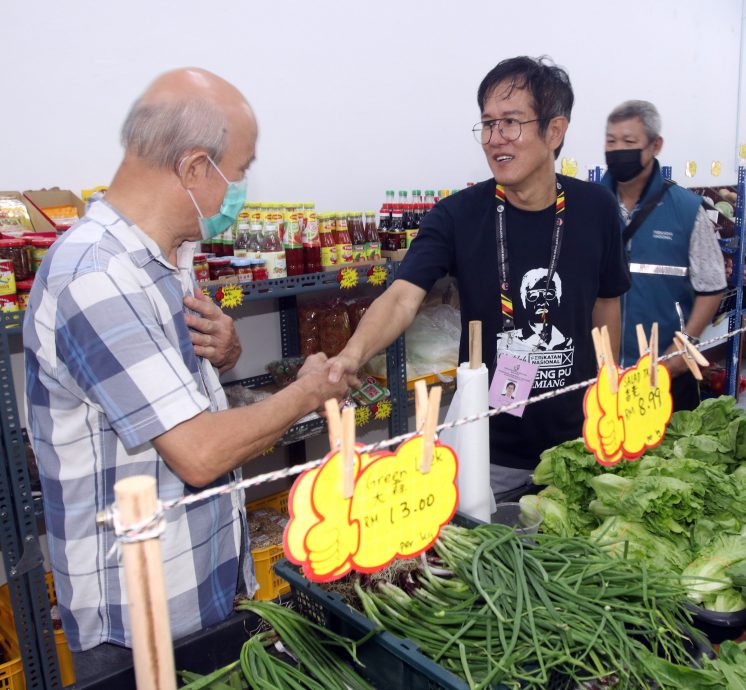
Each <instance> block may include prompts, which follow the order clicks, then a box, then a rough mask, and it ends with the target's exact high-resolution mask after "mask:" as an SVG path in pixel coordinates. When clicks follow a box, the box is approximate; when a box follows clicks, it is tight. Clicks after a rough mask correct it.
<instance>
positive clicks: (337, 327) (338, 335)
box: [319, 299, 352, 357]
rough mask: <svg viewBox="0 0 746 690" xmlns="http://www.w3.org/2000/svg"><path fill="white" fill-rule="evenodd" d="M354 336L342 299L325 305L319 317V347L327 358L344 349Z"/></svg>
mask: <svg viewBox="0 0 746 690" xmlns="http://www.w3.org/2000/svg"><path fill="white" fill-rule="evenodd" d="M351 335H352V329H351V328H350V317H349V316H348V315H347V307H346V306H345V304H344V303H343V302H342V300H341V299H335V300H332V301H330V302H327V303H326V304H325V308H324V309H323V310H322V311H321V313H320V317H319V347H320V349H321V352H323V353H324V354H325V355H326V356H327V357H334V356H336V355H338V354H339V353H340V352H342V350H343V349H344V346H345V345H346V344H347V341H348V340H349V339H350V336H351Z"/></svg>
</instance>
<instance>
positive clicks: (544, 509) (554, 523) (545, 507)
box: [518, 494, 575, 537]
mask: <svg viewBox="0 0 746 690" xmlns="http://www.w3.org/2000/svg"><path fill="white" fill-rule="evenodd" d="M518 502H519V503H520V504H521V506H529V507H530V508H533V509H534V510H538V511H539V513H541V516H542V518H543V522H542V523H541V526H542V531H544V532H546V533H548V534H556V535H558V536H560V537H571V536H573V535H574V533H575V532H574V530H573V528H572V527H571V525H570V521H569V518H568V515H567V508H566V507H565V504H564V503H560V502H559V501H555V500H554V499H551V498H547V497H546V496H539V495H538V494H537V495H527V496H521V498H520V499H518Z"/></svg>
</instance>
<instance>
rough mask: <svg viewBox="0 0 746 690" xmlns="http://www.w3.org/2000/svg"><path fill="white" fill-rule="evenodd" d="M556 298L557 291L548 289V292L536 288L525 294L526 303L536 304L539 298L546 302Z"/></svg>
mask: <svg viewBox="0 0 746 690" xmlns="http://www.w3.org/2000/svg"><path fill="white" fill-rule="evenodd" d="M556 296H557V291H556V290H553V289H552V288H549V289H548V290H545V289H544V288H536V289H534V290H529V291H528V292H527V293H526V301H527V302H537V301H538V300H539V298H540V297H544V299H545V300H546V301H547V302H551V301H552V300H553V299H554V298H555V297H556Z"/></svg>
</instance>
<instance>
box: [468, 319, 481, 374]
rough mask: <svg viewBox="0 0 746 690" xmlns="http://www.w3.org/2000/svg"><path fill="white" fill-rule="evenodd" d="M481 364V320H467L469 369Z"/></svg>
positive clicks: (477, 367)
mask: <svg viewBox="0 0 746 690" xmlns="http://www.w3.org/2000/svg"><path fill="white" fill-rule="evenodd" d="M481 366H482V322H481V321H469V369H479V367H481Z"/></svg>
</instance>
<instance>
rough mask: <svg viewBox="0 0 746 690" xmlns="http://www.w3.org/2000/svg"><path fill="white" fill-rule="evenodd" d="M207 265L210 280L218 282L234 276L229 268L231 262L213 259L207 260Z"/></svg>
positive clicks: (226, 259) (221, 258) (233, 272)
mask: <svg viewBox="0 0 746 690" xmlns="http://www.w3.org/2000/svg"><path fill="white" fill-rule="evenodd" d="M207 264H208V266H209V267H210V280H219V279H220V278H227V277H228V276H235V275H236V271H235V270H233V266H231V260H230V259H228V258H225V257H215V258H214V259H208V260H207Z"/></svg>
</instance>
